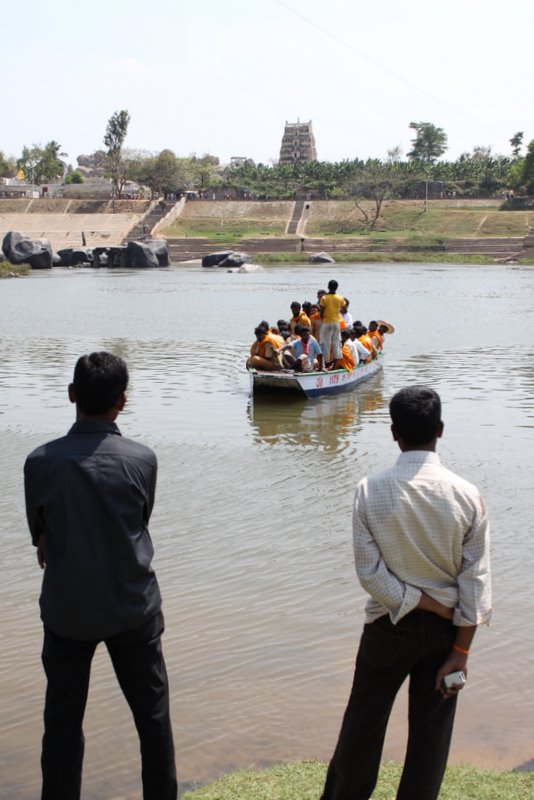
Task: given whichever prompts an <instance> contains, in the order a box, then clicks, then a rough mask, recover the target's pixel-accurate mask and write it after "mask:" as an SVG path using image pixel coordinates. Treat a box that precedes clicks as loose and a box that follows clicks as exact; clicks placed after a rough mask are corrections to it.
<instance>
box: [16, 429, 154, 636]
mask: <svg viewBox="0 0 534 800" xmlns="http://www.w3.org/2000/svg"><path fill="white" fill-rule="evenodd" d="M156 473H157V461H156V455H155V453H154V452H153V451H152V450H151V449H150V448H149V447H146V446H145V445H142V444H138V443H137V442H133V441H131V440H130V439H125V438H124V437H123V436H121V433H120V431H119V429H118V427H117V426H116V425H115V423H113V422H96V421H95V422H92V421H88V422H76V423H75V424H74V425H73V426H72V428H71V429H70V431H69V432H68V434H67V436H64V437H63V438H61V439H56V440H55V441H53V442H49V443H48V444H45V445H42V446H41V447H38V448H37V449H36V450H34V451H33V453H30V455H29V456H28V458H27V459H26V463H25V465H24V482H25V492H26V513H27V517H28V524H29V526H30V531H31V535H32V540H33V543H34V544H35V545H36V544H37V540H38V538H39V536H40V535H41V534H44V537H45V538H44V542H45V560H46V567H45V571H44V577H43V585H42V590H41V598H40V605H41V619H42V620H43V622H44V624H45V625H46V627H47V628H50V630H51V631H53V632H54V633H56V634H58V635H59V636H65V637H67V638H70V639H83V640H88V639H105V638H107V637H109V636H113V635H114V634H116V633H121V632H123V631H128V630H133V629H135V628H137V627H140V626H141V625H142V624H143V623H144V622H146V621H147V620H148V619H150V618H151V617H153V616H154V615H155V614H156V613H157V612H158V611H159V610H160V608H161V597H160V592H159V588H158V583H157V580H156V575H155V573H154V571H153V570H152V568H151V566H150V563H151V561H152V557H153V555H154V550H153V547H152V541H151V539H150V534H149V531H148V520H149V518H150V514H151V511H152V507H153V505H154V496H155V489H156Z"/></svg>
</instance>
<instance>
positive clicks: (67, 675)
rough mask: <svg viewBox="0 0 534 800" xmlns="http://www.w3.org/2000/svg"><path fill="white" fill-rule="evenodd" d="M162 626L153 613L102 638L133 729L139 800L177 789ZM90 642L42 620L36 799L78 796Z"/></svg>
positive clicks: (168, 796)
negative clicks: (41, 714) (138, 766)
mask: <svg viewBox="0 0 534 800" xmlns="http://www.w3.org/2000/svg"><path fill="white" fill-rule="evenodd" d="M162 632H163V615H162V614H161V613H160V614H157V615H156V616H155V617H154V618H153V619H151V620H149V621H148V622H147V623H145V624H144V625H143V626H142V627H141V628H137V629H136V630H133V631H128V632H126V633H120V634H118V635H117V636H112V637H110V638H109V639H105V640H104V641H105V644H106V647H107V649H108V652H109V655H110V657H111V661H112V663H113V668H114V670H115V674H116V675H117V678H118V681H119V684H120V687H121V689H122V691H123V693H124V696H125V698H126V700H127V702H128V705H129V706H130V709H131V711H132V714H133V717H134V721H135V726H136V728H137V732H138V734H139V739H140V743H141V760H142V780H143V798H144V800H175V799H176V797H177V793H178V786H177V782H176V768H175V762H174V744H173V738H172V728H171V721H170V715H169V687H168V682H167V671H166V669H165V662H164V660H163V653H162V649H161V634H162ZM98 644H99V642H98V641H89V642H84V641H77V640H73V639H65V638H63V637H61V636H57V635H56V634H54V633H52V631H50V630H48V629H47V628H45V632H44V645H43V655H42V658H43V666H44V669H45V672H46V677H47V679H48V685H47V690H46V701H45V711H44V723H45V732H44V737H43V751H42V757H41V766H42V771H43V791H42V795H41V800H79V797H80V791H81V782H82V762H83V752H84V742H85V740H84V735H83V730H82V722H83V716H84V712H85V706H86V703H87V692H88V689H89V675H90V672H91V661H92V659H93V655H94V652H95V650H96V647H97V645H98Z"/></svg>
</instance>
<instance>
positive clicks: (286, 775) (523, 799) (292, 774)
mask: <svg viewBox="0 0 534 800" xmlns="http://www.w3.org/2000/svg"><path fill="white" fill-rule="evenodd" d="M325 774H326V765H325V764H322V763H320V762H317V761H301V762H298V763H295V764H280V765H279V766H276V767H273V768H271V769H267V770H264V771H261V772H249V771H240V772H234V773H232V774H231V775H225V776H224V777H222V778H219V780H217V781H215V783H211V784H209V785H208V786H203V787H200V788H198V789H196V790H194V791H191V792H186V793H185V794H184V795H183V797H182V800H318V798H319V797H320V795H321V791H322V788H323V785H324V779H325ZM400 774H401V765H400V764H395V763H389V764H383V766H382V769H381V771H380V777H379V781H378V784H377V787H376V789H375V792H374V794H373V800H394V798H395V794H396V790H397V786H398V783H399V778H400ZM440 800H534V773H532V772H494V771H490V770H482V769H477V768H476V767H471V766H461V767H449V768H448V769H447V772H446V775H445V780H444V781H443V785H442V788H441V793H440Z"/></svg>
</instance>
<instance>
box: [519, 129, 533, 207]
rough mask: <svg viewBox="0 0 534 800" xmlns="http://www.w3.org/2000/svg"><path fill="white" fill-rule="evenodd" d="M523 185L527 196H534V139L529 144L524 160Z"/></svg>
mask: <svg viewBox="0 0 534 800" xmlns="http://www.w3.org/2000/svg"><path fill="white" fill-rule="evenodd" d="M521 183H522V185H523V186H524V187H525V190H526V192H527V194H529V195H532V194H534V139H532V141H531V142H529V145H528V147H527V154H526V156H525V158H524V159H523V168H522V171H521Z"/></svg>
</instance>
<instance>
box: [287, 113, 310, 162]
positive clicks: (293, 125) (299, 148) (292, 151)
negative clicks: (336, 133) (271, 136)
mask: <svg viewBox="0 0 534 800" xmlns="http://www.w3.org/2000/svg"><path fill="white" fill-rule="evenodd" d="M298 161H317V149H316V147H315V137H314V135H313V130H312V124H311V120H310V122H286V127H285V130H284V136H283V137H282V146H281V147H280V159H279V162H278V163H279V164H295V163H297V162H298Z"/></svg>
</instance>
